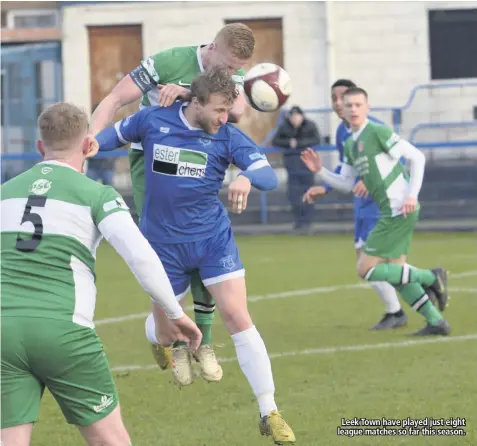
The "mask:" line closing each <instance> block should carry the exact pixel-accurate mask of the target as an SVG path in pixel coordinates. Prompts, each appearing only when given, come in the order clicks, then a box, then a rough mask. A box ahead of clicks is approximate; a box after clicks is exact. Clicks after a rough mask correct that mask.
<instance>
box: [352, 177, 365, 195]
mask: <svg viewBox="0 0 477 446" xmlns="http://www.w3.org/2000/svg"><path fill="white" fill-rule="evenodd" d="M353 194H355V195H356V196H357V197H360V198H364V197H367V196H368V189H366V186H365V185H364V183H363V180H359V181H358V182H357V183H356V184H355V186H354V188H353Z"/></svg>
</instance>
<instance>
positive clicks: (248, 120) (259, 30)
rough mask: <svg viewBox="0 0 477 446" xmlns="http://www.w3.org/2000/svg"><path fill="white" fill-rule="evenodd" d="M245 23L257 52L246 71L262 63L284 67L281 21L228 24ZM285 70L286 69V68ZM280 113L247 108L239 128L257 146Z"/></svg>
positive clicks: (266, 20)
mask: <svg viewBox="0 0 477 446" xmlns="http://www.w3.org/2000/svg"><path fill="white" fill-rule="evenodd" d="M234 22H241V23H245V24H246V25H247V26H249V27H250V29H251V30H252V31H253V34H254V35H255V50H254V52H253V56H252V58H251V59H250V61H249V63H248V64H247V65H246V66H245V71H248V70H249V69H250V68H251V67H253V66H254V65H256V64H257V63H261V62H272V63H274V64H277V65H280V66H281V67H283V33H282V20H281V19H264V20H227V21H226V23H234ZM284 68H285V67H284ZM277 116H278V112H275V113H263V112H259V111H257V110H254V109H252V107H247V110H246V112H245V115H244V116H243V118H242V119H241V120H240V124H239V125H238V127H239V128H240V129H242V130H243V131H244V132H246V133H247V135H248V136H250V137H251V138H252V139H253V140H254V141H255V142H256V143H257V144H260V143H261V142H262V141H263V139H264V138H265V136H266V135H267V134H268V133H269V132H270V130H272V129H273V128H274V127H275V125H276V122H277Z"/></svg>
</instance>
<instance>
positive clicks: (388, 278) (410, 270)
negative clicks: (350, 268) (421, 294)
mask: <svg viewBox="0 0 477 446" xmlns="http://www.w3.org/2000/svg"><path fill="white" fill-rule="evenodd" d="M370 272H371V274H370V273H369V272H368V275H367V277H366V280H368V281H370V282H381V281H382V282H388V283H390V284H391V285H393V286H399V285H403V284H407V283H414V282H417V283H419V284H420V285H423V286H425V287H428V286H431V285H432V284H433V283H434V282H435V280H436V276H435V274H434V273H433V272H432V271H431V270H430V269H419V268H415V267H413V266H411V265H408V264H404V265H399V264H397V263H379V264H378V265H376V266H375V267H374V268H371V270H370Z"/></svg>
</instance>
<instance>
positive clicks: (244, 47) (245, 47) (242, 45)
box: [214, 23, 255, 59]
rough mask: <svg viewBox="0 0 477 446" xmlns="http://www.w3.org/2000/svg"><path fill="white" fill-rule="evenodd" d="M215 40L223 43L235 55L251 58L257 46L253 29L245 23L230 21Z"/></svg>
mask: <svg viewBox="0 0 477 446" xmlns="http://www.w3.org/2000/svg"><path fill="white" fill-rule="evenodd" d="M214 41H215V42H220V43H223V44H224V45H225V46H226V47H227V49H229V50H230V52H231V53H232V55H233V56H235V57H238V58H239V59H250V58H251V57H252V54H253V50H254V47H255V37H254V35H253V32H252V30H251V29H250V28H249V27H248V26H247V25H245V24H243V23H229V24H228V25H225V26H224V27H223V28H222V29H221V30H220V31H219V32H218V33H217V35H216V36H215V39H214Z"/></svg>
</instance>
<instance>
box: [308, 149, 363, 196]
mask: <svg viewBox="0 0 477 446" xmlns="http://www.w3.org/2000/svg"><path fill="white" fill-rule="evenodd" d="M301 159H302V160H303V162H304V163H305V165H306V167H308V169H309V170H310V171H311V172H314V173H317V174H318V175H319V176H320V177H321V179H322V180H323V181H324V182H326V183H328V184H330V185H331V186H332V187H334V188H335V189H338V190H339V191H340V192H343V193H348V192H351V191H352V190H353V187H354V182H355V179H356V177H357V172H356V169H355V168H354V167H353V166H351V165H349V164H348V163H347V159H346V157H345V158H344V160H343V163H341V172H340V173H339V174H336V173H334V172H331V171H330V170H328V169H326V168H325V167H324V166H323V162H322V161H321V157H320V155H319V154H318V153H316V152H315V151H314V150H313V149H311V148H308V149H307V150H304V151H303V152H302V154H301Z"/></svg>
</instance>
